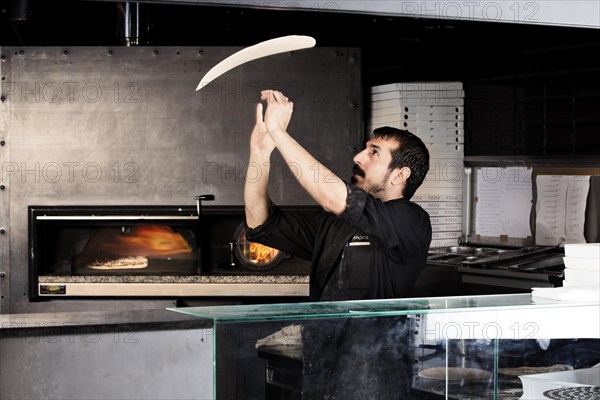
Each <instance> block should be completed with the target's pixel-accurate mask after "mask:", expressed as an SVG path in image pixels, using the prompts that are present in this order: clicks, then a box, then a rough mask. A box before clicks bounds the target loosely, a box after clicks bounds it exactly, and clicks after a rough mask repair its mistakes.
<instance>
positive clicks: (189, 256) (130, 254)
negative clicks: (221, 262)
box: [53, 225, 198, 275]
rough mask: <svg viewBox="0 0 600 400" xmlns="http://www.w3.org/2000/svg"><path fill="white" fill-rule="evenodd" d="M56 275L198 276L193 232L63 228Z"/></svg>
mask: <svg viewBox="0 0 600 400" xmlns="http://www.w3.org/2000/svg"><path fill="white" fill-rule="evenodd" d="M57 238H58V242H57V244H56V246H55V248H56V249H57V254H56V255H55V260H56V261H55V267H54V268H53V269H54V271H55V272H59V273H60V270H61V269H67V271H65V272H66V273H72V274H75V275H85V274H94V275H98V274H111V275H112V274H115V273H119V272H120V273H124V274H125V273H126V274H136V275H139V274H150V275H160V274H169V275H171V274H185V275H187V274H193V273H197V272H198V257H197V252H196V251H195V249H194V243H195V238H194V235H193V232H191V231H190V229H186V228H181V227H172V226H169V225H118V226H106V227H99V228H96V229H92V230H90V229H87V228H85V227H63V228H62V229H60V230H59V232H58V235H57Z"/></svg>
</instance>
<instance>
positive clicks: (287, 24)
mask: <svg viewBox="0 0 600 400" xmlns="http://www.w3.org/2000/svg"><path fill="white" fill-rule="evenodd" d="M5 4H6V5H5V6H4V7H3V11H4V12H3V13H2V16H3V19H2V21H1V22H0V38H1V42H2V43H1V44H2V45H12V46H19V45H20V46H53V45H56V46H66V45H69V46H88V45H89V46H94V45H110V46H117V45H122V44H124V40H125V39H124V37H125V32H124V16H125V9H124V3H113V2H108V1H101V2H94V1H40V0H30V1H27V2H23V1H14V0H13V1H8V2H5ZM131 4H135V3H131ZM319 11H321V12H319ZM138 15H139V21H140V24H139V44H140V45H152V46H171V45H176V46H184V45H202V46H211V45H216V46H247V45H251V44H254V43H257V42H259V41H262V40H266V39H270V38H273V37H277V36H283V35H287V34H305V35H311V36H313V37H315V38H316V39H317V46H348V47H360V48H361V49H362V55H363V79H362V83H363V86H364V87H365V88H368V87H370V86H373V85H378V84H385V83H391V82H400V81H431V80H437V81H462V82H464V86H465V91H466V101H465V106H466V111H465V114H466V123H465V142H466V143H465V155H466V156H487V155H510V156H520V155H525V156H543V157H545V156H549V157H554V156H560V157H563V156H567V157H571V156H580V155H585V156H590V155H598V154H600V139H599V138H600V135H598V134H597V132H599V131H600V113H597V112H596V109H597V108H598V104H600V74H599V72H600V63H599V62H598V61H596V60H595V59H596V58H597V57H594V56H593V55H594V54H598V53H600V30H598V29H591V28H574V27H561V26H541V25H525V24H521V23H498V22H481V21H452V20H442V19H427V18H416V17H415V18H408V17H388V16H377V15H365V14H350V13H343V12H325V11H324V10H323V9H321V10H317V9H315V10H314V11H298V10H291V9H290V8H289V7H288V8H284V7H282V9H279V10H274V9H261V8H241V7H219V6H198V5H190V4H187V5H177V4H157V3H140V4H139V13H138ZM367 92H368V91H365V93H366V94H368V93H367ZM365 104H367V103H365ZM366 112H368V110H366Z"/></svg>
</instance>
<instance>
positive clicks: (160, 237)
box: [100, 225, 192, 257]
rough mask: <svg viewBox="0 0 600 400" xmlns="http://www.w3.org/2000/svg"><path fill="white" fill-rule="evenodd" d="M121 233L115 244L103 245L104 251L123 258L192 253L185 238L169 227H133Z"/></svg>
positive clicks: (122, 230)
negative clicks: (133, 255)
mask: <svg viewBox="0 0 600 400" xmlns="http://www.w3.org/2000/svg"><path fill="white" fill-rule="evenodd" d="M121 232H122V234H120V235H118V236H116V237H115V241H114V242H107V243H102V244H101V245H100V246H101V248H102V250H105V251H108V252H111V253H114V254H118V255H122V256H127V255H131V254H132V253H133V254H135V255H138V256H145V257H150V256H170V255H174V254H180V253H192V248H191V247H190V245H189V244H188V242H187V241H186V240H185V238H184V237H183V236H182V235H181V234H180V233H178V232H175V231H174V230H173V229H172V228H170V227H168V226H164V225H144V226H132V227H127V228H122V229H121ZM124 253H125V254H124Z"/></svg>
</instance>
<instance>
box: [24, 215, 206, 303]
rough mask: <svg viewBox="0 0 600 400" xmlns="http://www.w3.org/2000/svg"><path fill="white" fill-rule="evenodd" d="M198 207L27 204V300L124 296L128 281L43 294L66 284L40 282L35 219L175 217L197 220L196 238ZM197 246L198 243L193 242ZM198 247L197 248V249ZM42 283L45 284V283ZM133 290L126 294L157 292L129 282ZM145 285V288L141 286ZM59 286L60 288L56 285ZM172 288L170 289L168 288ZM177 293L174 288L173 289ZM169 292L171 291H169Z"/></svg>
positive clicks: (75, 219) (134, 219)
mask: <svg viewBox="0 0 600 400" xmlns="http://www.w3.org/2000/svg"><path fill="white" fill-rule="evenodd" d="M197 210H198V208H197V207H196V206H189V205H188V206H177V205H174V206H144V205H140V206H130V205H128V206H93V205H89V206H66V205H56V206H49V205H44V206H38V205H30V206H28V209H27V213H28V234H27V235H28V252H27V258H28V267H29V300H30V301H37V300H41V299H43V298H48V297H53V298H56V297H65V296H68V297H70V296H74V297H79V296H93V297H103V296H127V295H128V294H127V291H124V290H123V288H124V287H125V286H124V285H130V284H129V283H127V284H112V286H114V288H113V289H110V287H111V284H92V285H88V288H87V289H86V286H85V285H86V284H84V283H80V284H77V283H68V285H69V286H70V287H73V288H76V289H75V292H74V293H75V294H73V295H70V294H67V293H66V292H65V290H56V291H55V292H54V293H45V294H42V293H41V291H42V288H44V287H46V288H47V287H50V286H61V285H62V286H63V287H64V285H66V283H57V284H55V285H52V284H51V283H41V282H40V281H39V277H40V272H41V267H40V264H39V262H40V260H39V250H40V248H41V247H40V246H41V243H40V238H39V232H38V227H39V224H38V221H40V220H48V221H52V220H56V221H85V220H89V221H98V222H99V221H112V220H114V221H118V220H123V221H174V220H186V221H190V222H193V221H196V222H195V223H193V224H192V226H193V232H194V235H196V237H198V234H199V226H198V223H197V221H199V216H198V211H197ZM196 246H198V243H196ZM196 250H197V249H196ZM44 285H45V286H44ZM98 285H104V286H105V287H106V288H107V290H106V292H105V293H103V294H98V293H97V290H95V289H94V288H96V287H97V286H98ZM131 287H132V291H131V294H129V296H153V294H154V295H156V293H157V292H156V288H154V290H152V288H150V287H149V286H148V289H150V291H147V290H145V289H144V290H140V289H139V288H136V285H135V284H133V285H131ZM143 288H145V287H143ZM58 289H59V288H58ZM171 291H172V290H171ZM173 292H174V293H177V291H173ZM169 295H170V294H169Z"/></svg>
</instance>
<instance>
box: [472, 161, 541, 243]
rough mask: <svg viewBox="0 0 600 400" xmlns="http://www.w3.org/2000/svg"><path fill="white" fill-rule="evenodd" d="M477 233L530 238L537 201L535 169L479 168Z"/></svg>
mask: <svg viewBox="0 0 600 400" xmlns="http://www.w3.org/2000/svg"><path fill="white" fill-rule="evenodd" d="M476 186H477V194H476V196H477V204H476V214H475V215H476V218H475V233H476V234H477V235H481V236H492V237H499V236H501V235H507V236H509V237H511V238H527V237H529V236H531V227H530V225H529V215H530V214H531V204H532V201H533V190H532V183H531V169H530V168H525V167H510V168H500V167H488V168H480V169H479V170H478V171H477V184H476Z"/></svg>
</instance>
